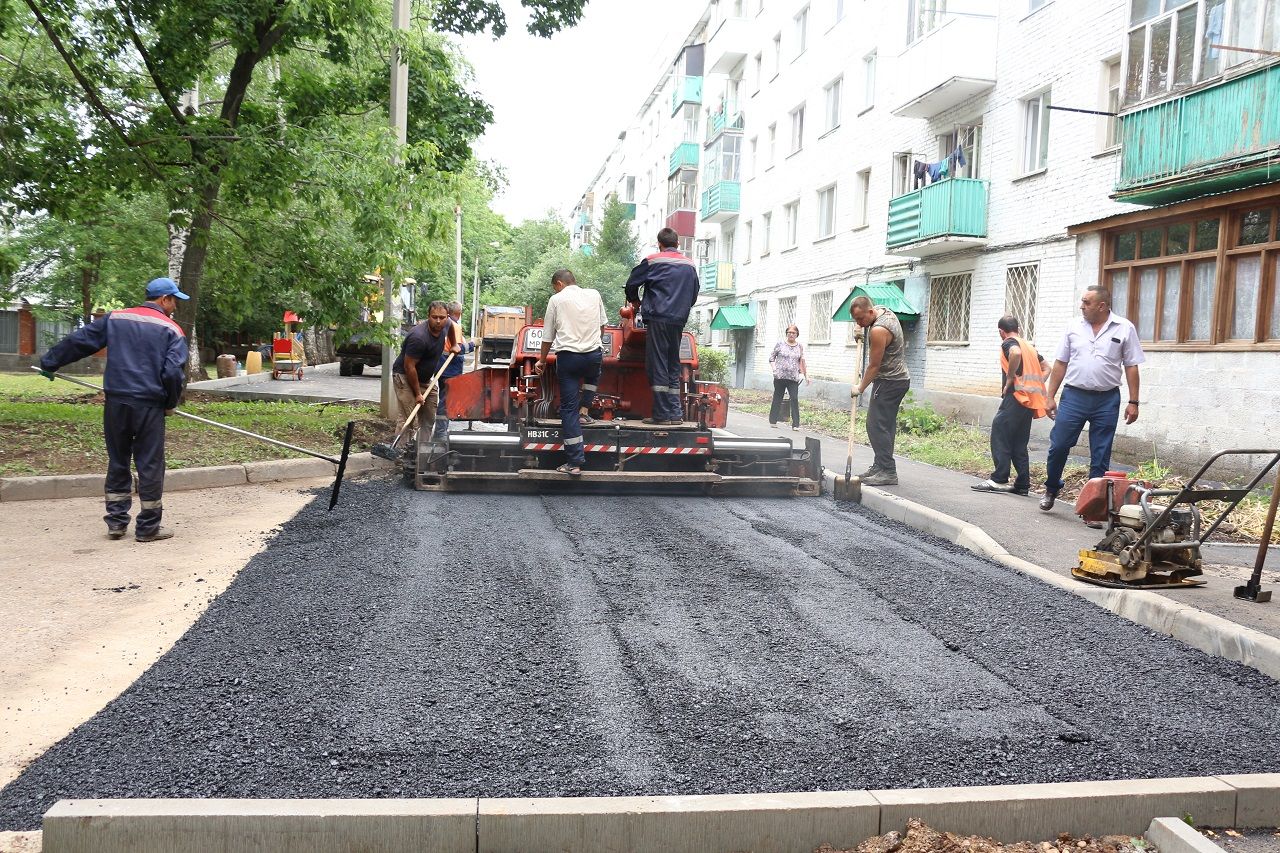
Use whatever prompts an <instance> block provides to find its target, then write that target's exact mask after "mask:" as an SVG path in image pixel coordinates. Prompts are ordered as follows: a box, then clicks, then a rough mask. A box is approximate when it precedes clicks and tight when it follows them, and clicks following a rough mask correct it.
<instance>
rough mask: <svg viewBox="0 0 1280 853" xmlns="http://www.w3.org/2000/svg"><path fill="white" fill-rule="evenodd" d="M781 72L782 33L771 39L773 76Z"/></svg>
mask: <svg viewBox="0 0 1280 853" xmlns="http://www.w3.org/2000/svg"><path fill="white" fill-rule="evenodd" d="M781 71H782V33H778V34H777V35H775V36H774V37H773V76H774V77H777V76H778V74H779V73H780V72H781Z"/></svg>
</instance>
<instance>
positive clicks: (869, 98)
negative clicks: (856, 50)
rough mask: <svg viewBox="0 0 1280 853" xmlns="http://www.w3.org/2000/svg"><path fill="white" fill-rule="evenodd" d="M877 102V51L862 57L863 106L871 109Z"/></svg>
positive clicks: (865, 108)
mask: <svg viewBox="0 0 1280 853" xmlns="http://www.w3.org/2000/svg"><path fill="white" fill-rule="evenodd" d="M875 103H876V52H875V51H874V50H873V51H871V52H870V53H868V54H867V55H866V56H864V57H862V108H863V109H864V110H869V109H871V108H872V107H873V106H875Z"/></svg>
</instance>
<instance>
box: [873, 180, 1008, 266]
mask: <svg viewBox="0 0 1280 853" xmlns="http://www.w3.org/2000/svg"><path fill="white" fill-rule="evenodd" d="M989 189H990V185H989V184H988V182H987V181H980V180H976V179H973V178H952V179H950V180H947V181H941V182H939V183H936V184H930V185H929V186H927V187H922V188H921V189H918V190H916V191H915V192H909V193H907V194H906V195H900V196H898V197H897V198H893V199H890V200H889V230H888V237H887V239H886V241H885V242H886V247H885V251H886V252H887V253H888V254H890V255H903V256H905V257H912V258H927V257H929V256H931V255H940V254H943V253H945V252H955V251H958V250H960V249H971V248H974V247H977V246H984V245H986V243H987V197H988V194H989Z"/></svg>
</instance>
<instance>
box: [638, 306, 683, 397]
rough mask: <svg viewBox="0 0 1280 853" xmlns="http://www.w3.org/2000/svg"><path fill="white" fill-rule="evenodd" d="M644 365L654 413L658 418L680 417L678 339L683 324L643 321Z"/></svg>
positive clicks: (681, 333) (680, 336)
mask: <svg viewBox="0 0 1280 853" xmlns="http://www.w3.org/2000/svg"><path fill="white" fill-rule="evenodd" d="M645 329H646V330H647V334H646V336H645V349H644V369H645V373H647V374H648V376H649V388H650V390H651V391H653V417H654V419H655V420H660V421H683V420H684V407H683V406H682V405H680V339H681V338H682V337H683V336H684V326H683V325H682V324H679V323H661V322H657V321H652V322H646V323H645Z"/></svg>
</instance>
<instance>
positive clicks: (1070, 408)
mask: <svg viewBox="0 0 1280 853" xmlns="http://www.w3.org/2000/svg"><path fill="white" fill-rule="evenodd" d="M1119 422H1120V389H1119V388H1112V389H1111V390H1110V391H1086V390H1084V389H1083V388H1073V387H1072V386H1070V385H1068V386H1066V387H1065V388H1063V389H1062V400H1061V401H1060V402H1059V403H1058V413H1057V417H1056V418H1055V420H1054V423H1053V430H1052V431H1051V432H1050V433H1049V466H1048V467H1049V471H1048V477H1047V478H1046V479H1045V484H1044V487H1045V490H1046V491H1050V492H1053V493H1054V494H1057V493H1058V492H1060V491H1061V490H1062V469H1063V468H1065V467H1066V465H1067V454H1068V453H1070V452H1071V448H1073V447H1075V446H1076V442H1077V441H1079V440H1080V431H1081V430H1082V429H1084V425H1085V424H1086V423H1087V424H1088V425H1089V478H1090V479H1092V478H1094V477H1101V476H1102V475H1103V474H1105V473H1107V468H1108V467H1110V465H1111V444H1112V442H1113V441H1114V440H1115V437H1116V424H1118V423H1119Z"/></svg>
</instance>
